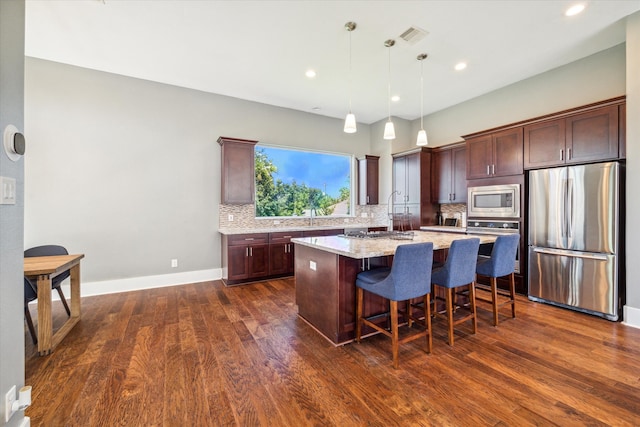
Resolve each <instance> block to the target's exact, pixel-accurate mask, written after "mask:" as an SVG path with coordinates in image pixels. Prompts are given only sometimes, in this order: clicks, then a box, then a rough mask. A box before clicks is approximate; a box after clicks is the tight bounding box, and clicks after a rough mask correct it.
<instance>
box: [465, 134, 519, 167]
mask: <svg viewBox="0 0 640 427" xmlns="http://www.w3.org/2000/svg"><path fill="white" fill-rule="evenodd" d="M465 139H467V137H465ZM466 144H467V153H466V154H467V176H466V179H480V178H492V177H497V176H509V175H519V174H522V173H523V163H522V128H521V127H517V128H511V129H506V130H503V131H499V132H494V133H490V134H486V135H480V136H475V137H469V138H468V139H467V142H466Z"/></svg>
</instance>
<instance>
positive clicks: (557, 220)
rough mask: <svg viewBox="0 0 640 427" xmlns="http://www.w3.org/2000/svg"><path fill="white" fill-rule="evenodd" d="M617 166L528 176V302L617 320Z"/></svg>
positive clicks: (620, 169) (545, 171)
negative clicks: (551, 305)
mask: <svg viewBox="0 0 640 427" xmlns="http://www.w3.org/2000/svg"><path fill="white" fill-rule="evenodd" d="M623 174H624V170H623V165H620V164H618V163H616V162H608V163H598V164H592V165H581V166H569V167H560V168H552V169H543V170H536V171H531V172H529V248H528V251H529V299H531V300H534V301H541V302H547V303H550V304H554V305H558V306H562V307H566V308H571V309H575V310H578V311H582V312H587V313H590V314H595V315H598V316H601V317H604V318H606V319H609V320H618V318H619V316H620V308H621V306H622V304H621V301H620V300H619V299H620V292H619V286H618V285H619V277H618V270H619V264H620V262H621V254H620V246H621V245H620V244H619V242H620V239H619V233H620V232H621V231H620V229H619V223H620V202H619V199H620V195H621V190H620V186H621V176H623Z"/></svg>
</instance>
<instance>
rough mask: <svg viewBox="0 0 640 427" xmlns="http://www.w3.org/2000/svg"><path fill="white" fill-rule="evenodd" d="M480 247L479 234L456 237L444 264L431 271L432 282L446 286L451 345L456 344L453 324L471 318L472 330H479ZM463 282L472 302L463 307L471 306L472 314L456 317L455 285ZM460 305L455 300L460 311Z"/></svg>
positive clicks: (446, 310) (457, 285)
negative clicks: (477, 274) (478, 283)
mask: <svg viewBox="0 0 640 427" xmlns="http://www.w3.org/2000/svg"><path fill="white" fill-rule="evenodd" d="M479 248H480V239H478V238H471V239H460V240H454V241H453V242H452V243H451V247H450V248H449V253H448V254H447V260H446V261H445V263H444V265H443V266H442V267H439V268H435V269H434V270H433V272H432V273H431V282H432V283H433V284H434V285H437V286H440V287H442V288H444V290H445V306H446V308H445V312H446V315H447V324H448V327H449V345H451V346H452V345H453V327H454V325H458V324H460V323H462V322H466V321H467V320H471V321H472V325H473V333H474V334H475V333H476V332H477V330H478V321H477V317H476V295H475V294H476V293H475V279H476V262H477V259H478V249H479ZM461 286H468V289H469V294H468V297H469V305H468V307H466V306H465V307H464V308H465V309H466V308H468V309H469V314H467V315H465V316H460V317H458V318H457V319H455V320H454V316H453V314H454V307H453V306H454V303H453V289H455V288H458V287H461ZM458 308H462V307H459V306H458V305H457V304H456V307H455V311H457V310H458ZM438 314H441V313H437V312H436V315H438Z"/></svg>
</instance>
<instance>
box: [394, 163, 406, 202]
mask: <svg viewBox="0 0 640 427" xmlns="http://www.w3.org/2000/svg"><path fill="white" fill-rule="evenodd" d="M406 181H407V161H406V158H405V157H395V158H394V159H393V191H394V193H393V204H394V205H398V204H401V203H404V202H405V199H406V196H407V195H406V194H405V193H406V191H407V190H406Z"/></svg>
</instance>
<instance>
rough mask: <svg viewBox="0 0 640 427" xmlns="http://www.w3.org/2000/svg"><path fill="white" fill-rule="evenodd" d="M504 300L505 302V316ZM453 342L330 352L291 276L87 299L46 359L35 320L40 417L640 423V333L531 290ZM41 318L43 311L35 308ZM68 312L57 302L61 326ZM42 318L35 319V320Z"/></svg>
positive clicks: (69, 421) (30, 354)
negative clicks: (300, 304) (531, 295)
mask: <svg viewBox="0 0 640 427" xmlns="http://www.w3.org/2000/svg"><path fill="white" fill-rule="evenodd" d="M504 313H507V310H506V309H505V312H504ZM517 314H518V317H517V318H516V319H511V318H509V317H508V316H504V315H502V316H501V318H500V324H499V326H498V327H494V326H491V314H490V313H486V312H482V311H481V312H480V313H479V328H478V333H477V334H475V335H474V334H471V330H470V328H469V327H465V326H464V325H461V327H460V328H459V329H457V330H456V340H455V346H454V347H450V346H449V345H448V344H447V332H446V327H445V325H444V324H443V323H442V322H441V321H440V320H435V321H434V322H433V329H434V344H433V352H432V353H431V354H427V353H426V351H425V350H426V344H425V342H423V340H418V341H414V342H412V343H409V344H406V345H404V346H401V348H400V369H398V370H395V369H393V367H392V361H391V343H390V340H388V339H387V338H386V337H383V336H380V335H377V336H371V337H368V338H366V339H363V340H362V342H361V343H360V344H356V343H351V344H347V345H345V346H342V347H334V346H333V345H331V343H329V342H328V341H327V340H326V339H325V338H323V337H322V336H320V335H319V334H318V333H317V332H316V331H315V330H314V329H313V328H311V327H310V326H309V325H308V324H307V323H306V322H305V321H304V320H302V319H300V318H299V317H298V315H297V307H296V305H295V281H294V279H278V280H272V281H267V282H259V283H253V284H250V285H245V286H236V287H228V288H227V287H225V286H224V285H223V284H222V283H221V282H219V281H214V282H204V283H195V284H189V285H184V286H175V287H166V288H157V289H150V290H145V291H136V292H129V293H121V294H112V295H102V296H96V297H88V298H84V299H83V301H82V319H81V321H80V323H79V324H78V325H76V327H75V328H74V329H73V330H72V331H71V332H70V333H69V335H68V336H67V337H66V338H65V339H64V340H63V341H62V343H61V344H60V345H59V346H58V347H57V348H56V349H55V351H54V352H53V353H52V354H51V355H48V356H44V357H39V356H37V348H36V347H35V346H34V345H33V344H32V343H31V339H30V336H29V334H28V331H27V330H26V328H25V343H26V348H25V355H26V366H25V371H26V377H27V378H26V382H27V384H30V385H32V386H33V392H32V398H33V404H32V405H31V407H29V408H28V409H27V411H26V415H27V416H29V417H31V420H32V425H34V426H41V425H42V426H48V425H67V426H106V425H131V426H133V425H135V426H138V425H140V426H142V425H145V426H147V425H154V426H159V425H163V426H184V425H198V426H206V425H211V426H223V425H224V426H230V425H231V426H232V425H238V426H248V425H264V426H305V425H336V426H337V425H339V426H352V425H353V426H360V425H361V426H389V425H424V426H428V425H438V426H467V425H469V426H483V425H492V426H528V425H559V426H571V425H615V426H627V425H628V426H633V425H635V426H637V425H640V399H638V398H637V396H639V395H640V330H638V329H634V328H630V327H628V326H625V325H623V324H621V323H614V322H609V321H606V320H603V319H599V318H596V317H592V316H589V315H585V314H582V313H576V312H572V311H568V310H564V309H560V308H557V307H552V306H549V305H545V304H540V303H535V302H531V301H528V300H526V299H525V298H523V297H521V296H519V297H518V298H517ZM32 317H33V318H34V319H37V313H36V309H35V307H33V308H32ZM65 317H66V313H65V312H64V309H63V308H62V306H61V305H60V307H58V306H57V305H54V327H55V326H56V325H60V324H62V323H63V322H64V320H65ZM36 326H37V325H36Z"/></svg>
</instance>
